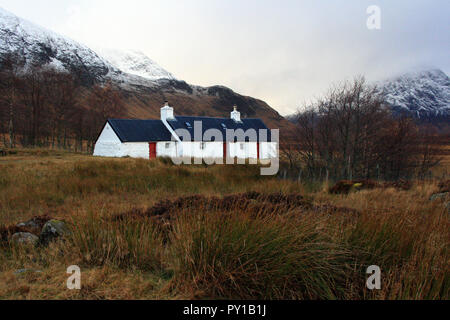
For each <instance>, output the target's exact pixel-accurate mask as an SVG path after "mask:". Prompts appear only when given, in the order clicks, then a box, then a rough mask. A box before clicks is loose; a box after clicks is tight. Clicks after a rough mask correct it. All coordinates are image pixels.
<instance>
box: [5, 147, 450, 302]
mask: <svg viewBox="0 0 450 320" xmlns="http://www.w3.org/2000/svg"><path fill="white" fill-rule="evenodd" d="M323 190H324V191H320V192H315V193H306V191H305V188H304V187H303V186H301V185H298V184H297V183H294V182H290V181H282V180H279V179H277V178H272V177H261V176H260V175H259V170H258V168H257V167H252V166H214V167H204V166H189V167H186V166H185V167H177V166H173V165H171V164H170V163H169V162H167V161H163V160H156V161H145V160H135V159H96V158H92V157H88V156H83V155H80V154H70V153H57V154H55V153H52V152H49V151H45V150H38V151H34V150H24V151H21V152H19V153H18V154H15V155H10V156H8V157H5V158H0V212H1V215H0V227H6V226H11V225H15V224H17V223H18V222H22V221H24V220H27V219H29V218H31V217H34V216H38V215H49V216H52V217H57V218H60V219H65V220H66V221H67V222H68V223H69V224H70V226H71V228H72V230H73V235H72V236H70V237H68V238H67V239H66V241H60V242H56V243H53V244H51V245H50V247H48V248H27V247H17V246H14V245H11V244H8V243H3V246H2V247H1V248H0V250H1V251H2V254H1V255H0V298H2V299H180V298H181V299H186V298H192V299H205V298H223V299H230V298H237V299H252V298H262V299H449V297H450V295H449V290H450V277H449V274H450V273H449V268H448V266H449V257H450V255H449V252H448V247H449V241H450V234H449V231H448V230H450V228H449V227H450V220H449V215H448V214H447V213H446V212H445V210H444V207H443V205H442V203H439V202H436V203H434V202H430V201H429V197H430V195H431V194H432V193H433V192H436V191H437V190H438V187H437V183H435V182H433V183H431V182H430V183H424V184H419V183H416V184H414V186H413V188H412V189H411V190H409V191H401V190H395V189H374V190H363V191H361V192H357V193H350V194H349V195H330V194H328V192H326V190H327V188H326V187H324V188H323ZM249 192H251V193H249ZM243 193H246V194H243ZM299 194H302V195H304V198H301V197H300V196H299ZM223 195H233V196H231V197H225V198H223ZM294 199H295V201H294ZM167 200H170V201H167ZM161 201H162V202H161ZM155 208H156V209H155ZM162 209H164V210H163V211H164V214H163V219H159V220H155V219H152V214H153V213H154V212H160V211H158V210H162ZM126 213H134V214H126ZM118 216H120V217H121V219H116V218H117V217H118ZM114 217H116V218H114ZM373 264H375V265H379V266H380V267H381V269H382V272H383V274H382V290H380V291H373V292H371V291H368V290H367V289H366V288H365V281H366V277H367V275H366V274H365V270H366V268H367V266H369V265H373ZM70 265H79V266H80V267H81V269H82V290H81V291H70V290H67V288H66V286H65V283H66V280H67V277H68V275H67V274H66V269H67V267H68V266H70ZM24 268H26V269H29V270H39V271H42V272H38V273H36V272H28V273H24V274H15V273H14V272H15V271H16V270H18V269H24Z"/></svg>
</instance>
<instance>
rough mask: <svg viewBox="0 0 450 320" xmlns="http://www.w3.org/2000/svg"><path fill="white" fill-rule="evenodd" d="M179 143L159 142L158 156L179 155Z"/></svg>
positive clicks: (171, 156)
mask: <svg viewBox="0 0 450 320" xmlns="http://www.w3.org/2000/svg"><path fill="white" fill-rule="evenodd" d="M177 149H178V146H177V143H176V142H172V141H171V142H158V143H157V144H156V156H157V157H169V158H175V157H177Z"/></svg>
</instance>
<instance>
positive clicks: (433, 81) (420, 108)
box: [378, 69, 450, 118]
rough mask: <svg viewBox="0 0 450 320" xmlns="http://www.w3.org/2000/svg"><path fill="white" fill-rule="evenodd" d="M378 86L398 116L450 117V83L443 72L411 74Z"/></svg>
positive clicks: (430, 71)
mask: <svg viewBox="0 0 450 320" xmlns="http://www.w3.org/2000/svg"><path fill="white" fill-rule="evenodd" d="M378 85H379V86H380V89H381V90H382V92H383V95H384V97H385V99H386V102H387V103H388V104H389V105H390V106H391V107H392V108H393V110H394V111H395V112H398V113H411V114H413V115H414V116H415V117H417V118H435V117H438V118H439V117H446V116H450V79H449V77H448V76H447V75H446V74H445V73H444V72H443V71H441V70H439V69H430V70H422V71H415V72H409V73H406V74H403V75H401V76H398V77H395V78H392V79H389V80H387V81H383V82H380V83H379V84H378Z"/></svg>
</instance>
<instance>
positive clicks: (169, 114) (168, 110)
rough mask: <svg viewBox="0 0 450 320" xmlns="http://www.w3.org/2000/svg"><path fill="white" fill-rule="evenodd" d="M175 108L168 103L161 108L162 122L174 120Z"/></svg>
mask: <svg viewBox="0 0 450 320" xmlns="http://www.w3.org/2000/svg"><path fill="white" fill-rule="evenodd" d="M173 119H174V116H173V108H172V107H171V106H169V102H167V101H166V103H165V105H164V107H162V108H161V120H162V121H166V120H173Z"/></svg>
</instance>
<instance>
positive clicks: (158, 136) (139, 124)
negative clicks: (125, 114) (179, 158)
mask: <svg viewBox="0 0 450 320" xmlns="http://www.w3.org/2000/svg"><path fill="white" fill-rule="evenodd" d="M108 123H109V124H110V126H111V127H112V129H113V130H114V132H115V133H116V134H117V136H118V137H119V139H120V141H122V142H152V141H171V140H172V135H171V133H170V132H169V130H167V128H166V126H165V125H164V123H163V122H162V121H161V120H118V119H110V120H108Z"/></svg>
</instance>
